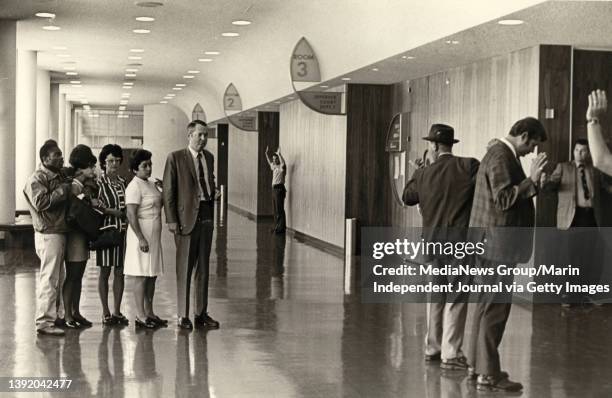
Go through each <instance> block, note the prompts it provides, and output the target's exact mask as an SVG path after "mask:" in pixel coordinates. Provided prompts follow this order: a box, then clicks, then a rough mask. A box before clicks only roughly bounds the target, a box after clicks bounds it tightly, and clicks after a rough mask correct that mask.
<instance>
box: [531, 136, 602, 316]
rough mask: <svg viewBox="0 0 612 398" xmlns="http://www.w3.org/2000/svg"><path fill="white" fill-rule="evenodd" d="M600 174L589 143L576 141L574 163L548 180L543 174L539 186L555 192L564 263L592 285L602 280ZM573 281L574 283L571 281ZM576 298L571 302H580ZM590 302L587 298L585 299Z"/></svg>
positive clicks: (567, 301) (566, 300)
mask: <svg viewBox="0 0 612 398" xmlns="http://www.w3.org/2000/svg"><path fill="white" fill-rule="evenodd" d="M604 178H605V177H604V176H603V175H602V173H601V172H600V171H599V170H597V169H595V168H594V167H593V165H592V162H591V153H590V151H589V142H588V141H587V140H586V139H579V140H577V141H576V144H575V145H574V160H573V161H571V162H565V163H559V164H557V167H556V168H555V170H554V171H553V173H552V175H551V176H550V177H549V176H548V175H547V174H546V173H543V174H542V178H541V181H540V183H541V185H542V188H543V189H544V190H550V191H556V192H557V196H558V204H557V227H558V228H559V229H561V230H563V231H567V232H568V233H567V234H566V238H567V245H566V247H567V250H568V253H567V254H568V257H567V260H568V261H569V264H572V265H574V266H577V267H580V268H581V272H580V274H581V276H583V277H584V279H583V280H582V281H580V282H579V283H581V284H594V283H597V282H599V278H600V277H601V261H602V260H603V259H602V258H600V256H599V255H600V253H601V247H600V246H599V234H598V233H597V230H596V228H597V227H598V226H600V227H602V226H604V222H603V213H604V209H603V206H602V204H603V200H602V196H603V195H604V193H605V191H604V187H607V186H608V184H607V183H606V181H605V180H604ZM572 282H573V281H572ZM580 299H582V297H575V298H574V299H573V300H571V301H574V300H580ZM585 299H586V300H587V301H592V299H591V298H590V297H585ZM562 305H563V306H564V307H569V306H570V298H569V297H567V296H564V297H563V304H562Z"/></svg>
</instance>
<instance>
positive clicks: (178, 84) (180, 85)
mask: <svg viewBox="0 0 612 398" xmlns="http://www.w3.org/2000/svg"><path fill="white" fill-rule="evenodd" d="M175 86H176V87H187V85H186V84H185V83H176V84H175Z"/></svg>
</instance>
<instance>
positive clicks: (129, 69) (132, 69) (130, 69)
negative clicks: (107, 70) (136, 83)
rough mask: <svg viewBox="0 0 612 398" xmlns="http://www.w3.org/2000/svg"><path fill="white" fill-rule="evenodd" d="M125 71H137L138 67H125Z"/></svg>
mask: <svg viewBox="0 0 612 398" xmlns="http://www.w3.org/2000/svg"><path fill="white" fill-rule="evenodd" d="M125 71H126V72H132V73H133V72H138V69H137V68H127V69H126V70H125Z"/></svg>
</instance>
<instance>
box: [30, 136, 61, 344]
mask: <svg viewBox="0 0 612 398" xmlns="http://www.w3.org/2000/svg"><path fill="white" fill-rule="evenodd" d="M40 160H41V162H42V164H41V165H40V167H39V168H38V169H37V170H36V171H34V174H32V175H31V176H30V178H29V179H28V182H27V183H26V186H25V189H24V194H25V196H26V199H27V200H28V205H29V207H30V213H31V214H32V223H33V226H34V230H35V233H34V245H35V246H36V254H37V255H38V257H39V258H40V273H39V277H38V278H39V281H38V304H37V310H36V331H37V332H38V334H43V335H53V336H63V335H64V331H63V330H61V329H57V328H56V327H55V322H56V318H57V300H58V297H59V292H60V289H61V286H62V284H63V283H62V282H63V281H62V280H61V279H62V278H61V275H62V267H63V266H64V253H65V246H66V232H68V225H67V224H66V218H65V215H66V205H67V200H68V194H69V192H70V181H68V180H66V179H65V178H64V177H62V175H61V173H60V171H61V169H62V166H63V164H64V158H63V156H62V151H61V150H60V149H59V147H58V146H57V143H56V142H55V141H53V140H49V141H47V142H45V144H44V145H43V146H42V147H41V148H40Z"/></svg>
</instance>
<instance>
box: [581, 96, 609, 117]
mask: <svg viewBox="0 0 612 398" xmlns="http://www.w3.org/2000/svg"><path fill="white" fill-rule="evenodd" d="M607 109H608V99H607V98H606V92H605V91H604V90H594V91H592V92H591V94H589V107H588V108H587V112H586V119H587V121H589V122H590V121H593V120H599V118H600V117H601V116H603V115H604V114H605V113H606V111H607Z"/></svg>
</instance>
